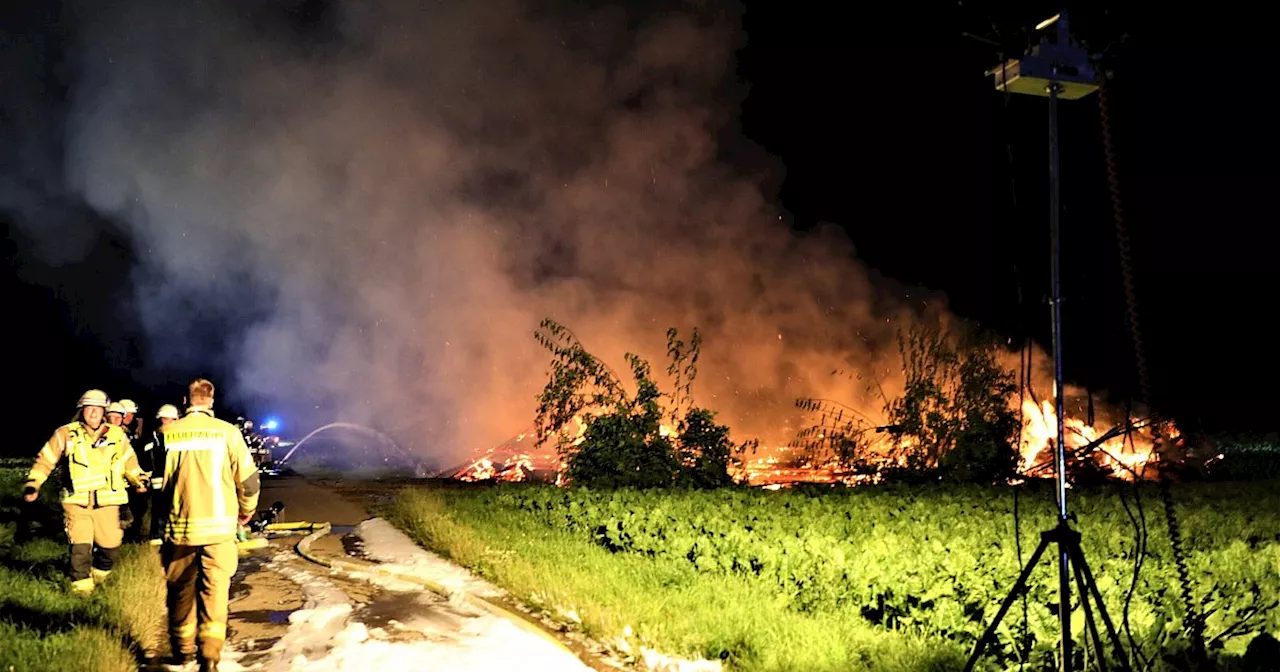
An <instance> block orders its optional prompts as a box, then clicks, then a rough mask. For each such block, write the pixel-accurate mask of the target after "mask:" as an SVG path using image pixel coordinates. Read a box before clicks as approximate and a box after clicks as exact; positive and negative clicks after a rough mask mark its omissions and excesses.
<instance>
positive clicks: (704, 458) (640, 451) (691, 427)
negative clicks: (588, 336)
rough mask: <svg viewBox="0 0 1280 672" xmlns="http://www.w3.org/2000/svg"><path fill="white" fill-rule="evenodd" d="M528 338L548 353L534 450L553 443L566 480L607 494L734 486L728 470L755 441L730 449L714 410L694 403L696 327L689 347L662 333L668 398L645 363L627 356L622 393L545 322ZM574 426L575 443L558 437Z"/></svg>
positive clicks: (569, 336) (562, 331)
mask: <svg viewBox="0 0 1280 672" xmlns="http://www.w3.org/2000/svg"><path fill="white" fill-rule="evenodd" d="M534 337H535V338H536V339H537V340H538V342H539V343H540V344H542V346H543V347H545V348H546V349H547V350H548V351H550V352H551V355H552V358H551V371H550V374H549V376H548V380H547V384H546V387H544V388H543V390H542V393H541V394H540V395H538V415H537V420H536V422H537V428H538V445H544V444H546V443H547V442H549V441H553V440H554V444H555V447H556V450H557V451H558V452H559V453H560V454H561V455H563V456H564V457H565V461H566V464H567V467H566V469H565V475H566V476H568V477H569V480H570V481H571V482H573V483H575V484H577V485H583V486H592V487H606V488H615V487H634V488H655V487H671V486H685V487H693V488H715V487H722V486H727V485H732V484H733V478H732V477H730V475H729V465H730V464H731V462H732V461H733V460H734V459H736V458H737V456H738V455H740V454H741V453H743V452H744V451H746V450H748V449H750V448H753V447H754V446H755V442H748V443H744V444H742V445H734V444H733V443H732V442H731V441H730V440H729V428H728V427H726V426H724V425H718V424H716V422H715V412H714V411H710V410H707V409H705V408H699V407H697V406H695V405H694V403H693V381H694V379H695V378H696V377H697V375H698V353H699V350H700V348H701V344H702V341H701V337H700V336H699V335H698V330H697V329H694V331H693V336H692V338H691V339H690V341H689V343H685V342H684V341H682V340H680V338H679V333H678V332H677V331H676V330H675V329H669V330H667V355H668V357H669V358H670V360H671V361H670V364H669V365H668V367H667V374H668V375H669V376H671V378H672V380H673V384H674V385H673V391H672V392H669V393H664V392H662V391H661V389H660V388H659V387H658V384H657V382H655V381H654V379H653V374H652V370H651V369H650V367H649V363H648V362H646V361H645V360H643V359H641V358H640V357H638V356H636V355H633V354H631V353H627V355H626V360H627V364H628V365H629V366H630V368H631V376H632V378H633V381H634V384H635V389H636V391H635V393H634V394H631V393H629V392H628V391H627V389H626V388H625V387H624V386H623V384H622V381H621V379H620V378H619V377H618V375H617V374H616V373H614V371H613V369H611V368H609V366H608V365H607V364H605V363H604V362H603V361H601V360H600V359H598V358H596V357H595V356H594V355H592V354H591V353H589V352H587V350H586V349H585V348H584V347H583V346H582V344H581V343H580V342H579V341H578V339H577V337H576V336H574V335H573V333H572V332H570V331H569V330H568V329H566V328H564V327H563V326H561V325H559V324H557V323H555V322H554V321H552V320H549V319H548V320H543V321H542V324H541V325H540V327H539V329H538V331H536V332H535V333H534ZM577 422H582V423H583V425H584V427H583V430H584V431H583V433H582V436H581V438H582V440H581V441H577V438H578V437H576V436H572V435H570V434H569V433H568V432H566V431H565V430H566V429H567V428H570V429H571V428H572V427H573V425H574V424H575V423H577ZM664 425H665V426H667V427H668V428H672V427H673V428H674V431H670V429H668V430H664V429H663V427H664Z"/></svg>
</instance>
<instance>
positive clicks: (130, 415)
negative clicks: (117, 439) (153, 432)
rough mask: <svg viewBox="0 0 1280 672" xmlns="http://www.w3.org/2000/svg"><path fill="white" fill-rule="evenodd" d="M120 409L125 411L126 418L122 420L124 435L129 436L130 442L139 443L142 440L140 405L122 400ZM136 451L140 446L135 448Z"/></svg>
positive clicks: (128, 400)
mask: <svg viewBox="0 0 1280 672" xmlns="http://www.w3.org/2000/svg"><path fill="white" fill-rule="evenodd" d="M120 408H123V409H124V417H123V418H121V425H120V426H121V427H124V433H125V434H127V435H129V440H130V441H137V440H138V439H140V438H142V416H140V415H138V404H136V403H134V401H133V400H132V399H121V400H120ZM133 448H134V450H137V449H138V446H136V445H135V446H134V447H133Z"/></svg>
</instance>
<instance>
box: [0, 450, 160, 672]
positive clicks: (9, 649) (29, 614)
mask: <svg viewBox="0 0 1280 672" xmlns="http://www.w3.org/2000/svg"><path fill="white" fill-rule="evenodd" d="M28 466H29V465H28V464H26V461H20V462H13V461H6V462H5V463H3V464H0V670H22V671H23V672H38V671H45V670H47V671H49V672H62V671H65V670H76V671H77V672H116V671H119V672H124V671H126V670H137V669H138V662H137V661H138V659H139V657H140V656H141V654H142V652H144V651H146V650H154V649H156V648H157V647H159V646H160V644H161V641H162V639H163V637H164V613H165V610H164V579H163V575H162V573H161V569H160V561H159V557H158V555H157V554H156V552H155V549H154V548H152V547H149V546H146V547H139V546H134V545H129V544H126V545H125V547H124V548H123V549H122V550H121V554H120V556H121V557H120V562H119V564H118V565H117V567H116V570H115V571H114V572H113V573H112V575H111V578H110V579H109V580H108V581H107V583H106V584H104V585H102V586H100V587H99V589H98V590H96V591H94V594H93V595H92V596H89V597H80V596H76V595H72V594H71V593H70V592H69V590H68V585H69V584H68V580H67V578H66V562H67V545H66V537H65V535H64V533H63V532H62V529H61V520H62V518H61V507H60V506H59V505H58V501H57V498H58V493H57V490H56V488H53V487H52V486H46V487H45V488H43V489H42V490H41V493H40V500H38V503H39V507H38V508H36V509H35V515H34V516H33V517H34V518H35V519H36V520H37V521H38V522H39V523H41V525H40V528H39V529H37V530H35V532H34V537H35V538H33V539H31V540H27V541H23V542H21V543H17V542H15V539H14V535H15V533H16V531H17V529H18V525H19V522H20V519H21V518H22V504H23V502H22V501H21V498H20V496H19V493H20V488H21V482H22V480H23V478H25V475H26V468H27V467H28ZM27 515H28V516H29V517H31V516H30V513H28V514H27Z"/></svg>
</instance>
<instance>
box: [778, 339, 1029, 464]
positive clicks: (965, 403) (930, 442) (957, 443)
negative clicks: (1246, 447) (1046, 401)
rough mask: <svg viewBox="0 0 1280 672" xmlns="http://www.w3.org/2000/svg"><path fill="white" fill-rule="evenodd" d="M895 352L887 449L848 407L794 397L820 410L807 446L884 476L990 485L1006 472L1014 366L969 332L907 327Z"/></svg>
mask: <svg viewBox="0 0 1280 672" xmlns="http://www.w3.org/2000/svg"><path fill="white" fill-rule="evenodd" d="M898 351H899V354H900V355H901V357H902V374H903V381H904V386H903V392H902V395H901V396H899V397H896V398H893V399H889V398H884V415H885V417H886V418H888V420H889V424H888V426H887V427H886V428H884V429H885V431H887V432H888V434H889V436H890V437H891V438H892V451H891V453H890V454H888V455H885V454H882V451H883V447H879V448H877V449H875V450H868V448H869V447H870V445H871V441H870V440H872V439H874V438H875V437H874V433H873V428H872V426H871V425H870V424H869V423H868V422H867V419H866V418H864V417H862V416H861V414H859V413H857V412H856V411H854V410H853V409H851V408H849V407H847V406H844V405H843V404H840V403H839V402H834V401H831V400H826V399H800V400H798V401H797V402H796V406H797V407H799V408H800V409H802V410H805V411H809V412H813V413H817V414H818V422H817V423H816V424H815V425H813V426H812V427H809V428H807V429H805V430H803V431H802V432H801V433H800V438H801V439H804V440H805V443H806V446H807V447H808V449H809V452H810V453H811V454H816V455H817V456H831V457H834V458H836V460H837V461H838V462H839V463H840V465H841V466H842V467H844V468H846V469H848V470H850V471H853V472H861V473H875V474H878V475H879V476H880V477H881V478H882V479H883V480H884V481H896V482H927V481H934V482H936V481H940V480H941V481H955V482H968V483H983V484H987V485H990V484H992V483H1002V482H1005V481H1007V480H1008V479H1009V478H1010V477H1012V476H1013V475H1014V474H1015V473H1016V470H1017V464H1018V452H1017V441H1018V434H1019V432H1020V430H1021V425H1022V420H1021V416H1020V410H1019V409H1017V408H1015V407H1014V406H1013V405H1011V404H1010V403H1009V400H1010V399H1011V398H1012V397H1013V395H1015V394H1017V392H1018V387H1017V384H1016V377H1015V376H1014V374H1013V372H1012V371H1008V370H1006V369H1005V368H1004V367H1002V366H1001V365H1000V362H999V359H998V357H997V354H998V349H997V346H996V345H995V343H994V341H992V340H990V339H985V338H983V337H981V336H979V335H977V334H976V333H974V332H973V331H972V330H957V331H955V332H952V331H948V330H945V329H942V328H941V327H937V326H930V325H912V326H911V327H909V328H907V329H905V330H902V331H900V332H899V334H898ZM886 458H887V459H886Z"/></svg>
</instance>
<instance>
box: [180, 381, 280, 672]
mask: <svg viewBox="0 0 1280 672" xmlns="http://www.w3.org/2000/svg"><path fill="white" fill-rule="evenodd" d="M187 405H188V409H187V413H186V415H185V416H184V417H182V418H181V419H179V420H175V421H174V422H171V423H169V424H168V425H165V426H164V427H162V428H161V429H160V431H159V432H158V438H159V441H160V444H161V445H162V447H163V449H164V455H165V467H164V496H163V501H164V506H165V507H166V508H167V509H168V511H169V518H168V520H166V521H165V525H164V542H163V544H162V545H161V547H160V557H161V560H162V561H163V562H164V569H165V580H166V582H167V583H168V606H169V640H170V644H171V646H172V649H173V655H174V657H175V659H176V660H175V661H174V662H178V663H187V662H190V661H191V659H193V658H195V659H198V660H199V661H200V670H201V672H208V671H210V670H216V669H217V667H218V661H219V660H220V659H221V658H222V645H223V644H224V643H225V642H226V639H227V599H228V594H229V593H230V590H231V576H232V575H233V574H235V571H236V566H237V565H238V564H239V560H240V558H239V554H238V552H237V549H236V531H237V530H238V529H239V526H240V525H244V524H246V523H248V522H249V519H250V518H252V517H253V514H254V513H255V512H256V511H257V508H258V489H259V483H258V468H257V466H256V465H254V463H253V458H252V456H250V455H249V448H248V446H246V445H245V443H244V438H243V437H242V436H241V435H240V430H239V429H237V428H236V427H235V426H234V425H232V424H231V423H229V422H224V421H222V420H218V419H217V418H215V417H214V416H213V383H210V382H209V381H207V380H204V379H202V378H201V379H196V380H194V381H192V382H191V384H190V385H188V387H187Z"/></svg>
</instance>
